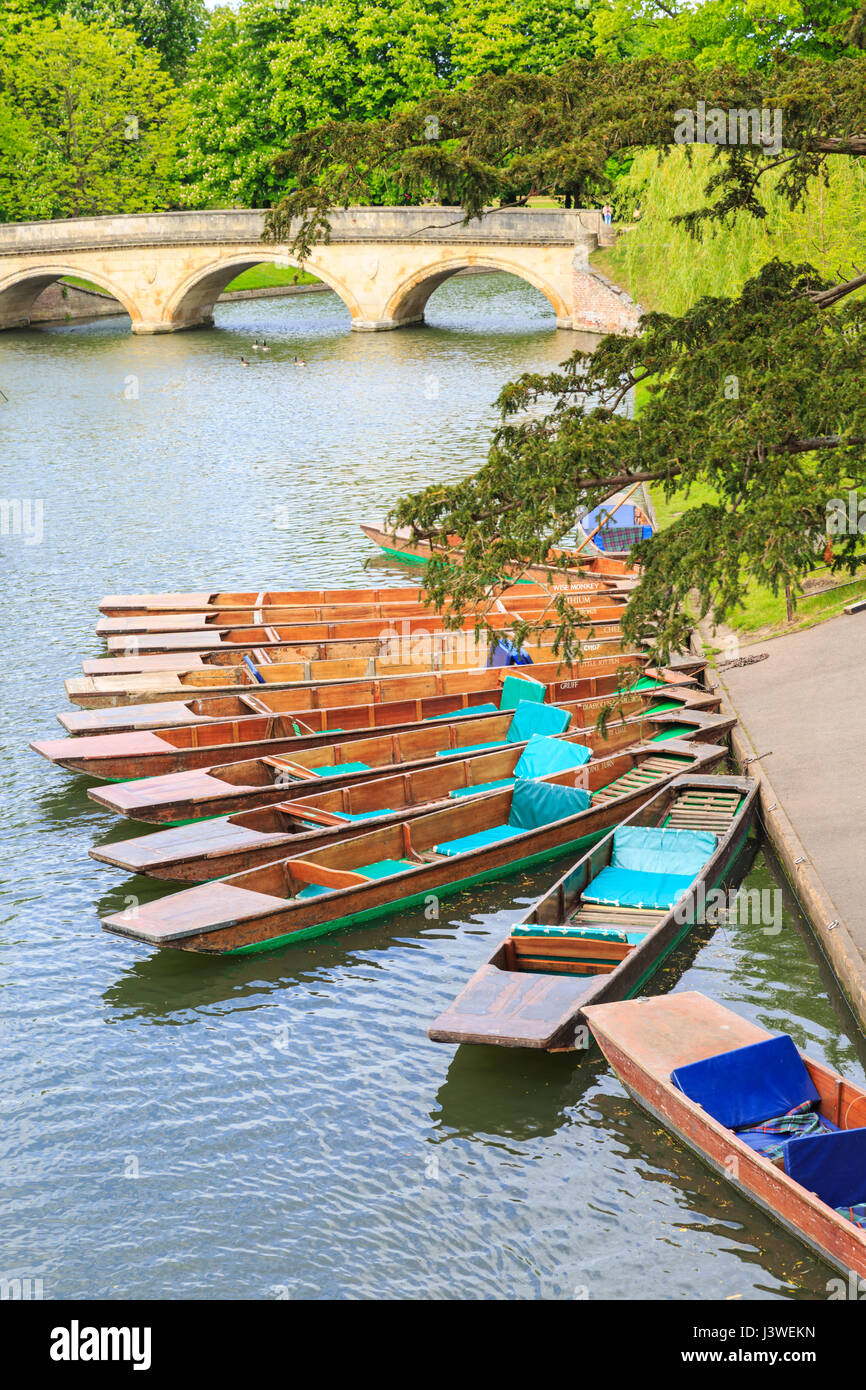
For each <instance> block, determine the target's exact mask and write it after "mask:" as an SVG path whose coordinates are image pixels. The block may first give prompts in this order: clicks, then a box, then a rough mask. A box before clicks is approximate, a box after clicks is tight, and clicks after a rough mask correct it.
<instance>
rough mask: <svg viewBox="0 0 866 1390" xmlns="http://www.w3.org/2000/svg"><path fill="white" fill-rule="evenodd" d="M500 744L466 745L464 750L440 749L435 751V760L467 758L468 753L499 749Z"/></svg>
mask: <svg viewBox="0 0 866 1390" xmlns="http://www.w3.org/2000/svg"><path fill="white" fill-rule="evenodd" d="M501 747H502V744H501V743H497V742H496V741H495V740H494V742H493V743H467V744H466V746H465V748H440V749H438V750H437V753H436V757H437V758H455V757H458V756H459V757H467V756H468V755H469V754H470V753H483V752H484V750H485V749H486V748H501Z"/></svg>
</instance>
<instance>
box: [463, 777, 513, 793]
mask: <svg viewBox="0 0 866 1390" xmlns="http://www.w3.org/2000/svg"><path fill="white" fill-rule="evenodd" d="M513 781H514V778H513V777H500V778H499V780H498V781H497V782H478V783H477V784H476V785H475V786H469V787H455V788H454V790H453V791H450V792H449V793H448V795H449V796H477V795H478V793H479V792H492V791H498V789H499V788H500V787H510V786H511V784H512V782H513Z"/></svg>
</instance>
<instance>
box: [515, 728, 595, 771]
mask: <svg viewBox="0 0 866 1390" xmlns="http://www.w3.org/2000/svg"><path fill="white" fill-rule="evenodd" d="M591 757H592V749H591V748H585V747H584V746H583V744H582V743H563V741H562V739H559V738H549V737H545V735H544V734H533V735H532V738H531V739H530V740H529V743H528V744H527V745H526V747H525V749H524V750H523V752H522V753H521V755H520V759H519V761H518V763H517V766H516V767H515V769H514V775H515V777H549V776H550V774H551V773H552V772H567V771H568V769H569V768H570V767H583V765H584V763H587V762H589V760H590V758H591Z"/></svg>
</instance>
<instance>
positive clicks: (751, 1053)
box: [671, 1033, 819, 1142]
mask: <svg viewBox="0 0 866 1390" xmlns="http://www.w3.org/2000/svg"><path fill="white" fill-rule="evenodd" d="M671 1081H672V1082H673V1084H674V1085H675V1086H676V1087H678V1089H679V1090H681V1091H682V1092H683V1095H686V1096H688V1097H689V1099H690V1100H693V1101H695V1102H696V1104H698V1105H700V1106H701V1107H702V1108H703V1109H704V1110H705V1111H706V1112H707V1114H708V1115H710V1116H712V1118H713V1119H714V1120H717V1121H718V1123H719V1124H721V1125H724V1126H725V1128H726V1129H733V1130H744V1129H754V1128H756V1127H757V1126H758V1125H760V1124H764V1123H766V1121H767V1120H768V1119H772V1118H774V1117H777V1116H781V1115H785V1114H787V1113H788V1112H789V1111H790V1110H792V1109H794V1107H795V1106H799V1105H803V1104H805V1103H806V1102H809V1103H811V1104H813V1105H814V1104H815V1103H816V1102H817V1101H818V1099H819V1096H818V1091H817V1088H816V1086H815V1083H814V1081H813V1080H812V1078H811V1076H810V1075H809V1073H808V1071H807V1070H806V1065H805V1063H804V1061H803V1059H802V1057H801V1056H800V1054H799V1052H798V1051H797V1048H796V1047H795V1045H794V1042H793V1039H792V1038H791V1037H789V1035H788V1034H787V1033H782V1034H780V1035H779V1036H778V1037H775V1038H767V1039H765V1040H764V1041H763V1042H759V1043H751V1044H749V1046H748V1047H735V1048H733V1049H732V1050H731V1051H730V1052H719V1053H717V1054H716V1056H715V1057H705V1058H704V1059H703V1060H702V1061H700V1062H691V1063H688V1064H687V1065H686V1066H683V1067H677V1068H676V1070H675V1071H673V1072H671ZM768 1137H772V1136H768ZM775 1138H776V1141H777V1142H778V1138H779V1136H778V1135H776V1136H775Z"/></svg>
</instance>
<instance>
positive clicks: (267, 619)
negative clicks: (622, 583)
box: [96, 584, 626, 637]
mask: <svg viewBox="0 0 866 1390" xmlns="http://www.w3.org/2000/svg"><path fill="white" fill-rule="evenodd" d="M394 592H395V593H396V594H399V593H400V592H401V590H399V589H397V590H395V591H394ZM409 592H410V593H415V592H417V591H416V590H410V591H409ZM557 596H558V597H560V596H562V597H564V598H565V599H566V601H567V602H568V603H569V604H570V605H571V606H572V607H574V608H579V609H581V611H583V612H586V614H587V616H588V617H589V616H593V615H597V613H598V611H599V610H607V609H618V610H619V611H620V612H622V609H623V607H624V606H625V603H626V597H625V596H624V595H619V594H617V593H614V592H611V591H608V590H604V589H590V590H583V589H581V590H577V591H575V592H572V591H570V590H568V589H563V590H561V591H560V592H559V594H558V595H557ZM549 601H550V600H549V597H548V595H547V594H546V593H544V592H543V591H542V590H541V588H540V586H539V585H537V584H527V585H523V584H519V585H513V586H512V587H511V588H509V589H506V590H505V591H504V592H503V593H502V594H500V595H499V596H498V597H497V598H495V599H491V603H492V604H493V605H494V607H495V608H497V609H498V610H499V611H500V612H502V611H504V610H506V609H507V610H508V612H510V613H523V612H525V611H526V610H527V609H532V608H538V607H539V606H540V605H543V604H545V603H548V602H549ZM487 607H488V604H487V603H484V604H481V605H479V610H478V611H482V610H485V611H486V609H487ZM436 611H440V610H436ZM446 611H447V610H446ZM430 612H431V608H430V605H429V602H428V601H427V600H425V599H424V598H420V599H389V600H388V601H387V602H385V603H334V604H306V605H302V604H299V605H297V606H295V607H292V606H290V605H285V604H284V605H270V604H269V605H267V606H266V607H264V608H230V607H224V608H209V609H207V610H205V611H202V612H194V613H143V614H129V615H126V616H121V617H117V618H100V619H99V621H98V623H97V624H96V632H97V635H98V636H100V637H116V636H119V635H123V634H129V635H130V636H134V635H141V634H159V633H165V634H171V633H188V632H210V631H211V630H214V631H219V630H221V629H223V628H229V627H250V626H252V625H262V626H265V625H267V624H269V623H352V622H363V621H365V620H370V619H373V618H391V619H393V618H401V617H406V618H411V617H414V616H416V615H419V616H420V615H424V614H429V613H430Z"/></svg>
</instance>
